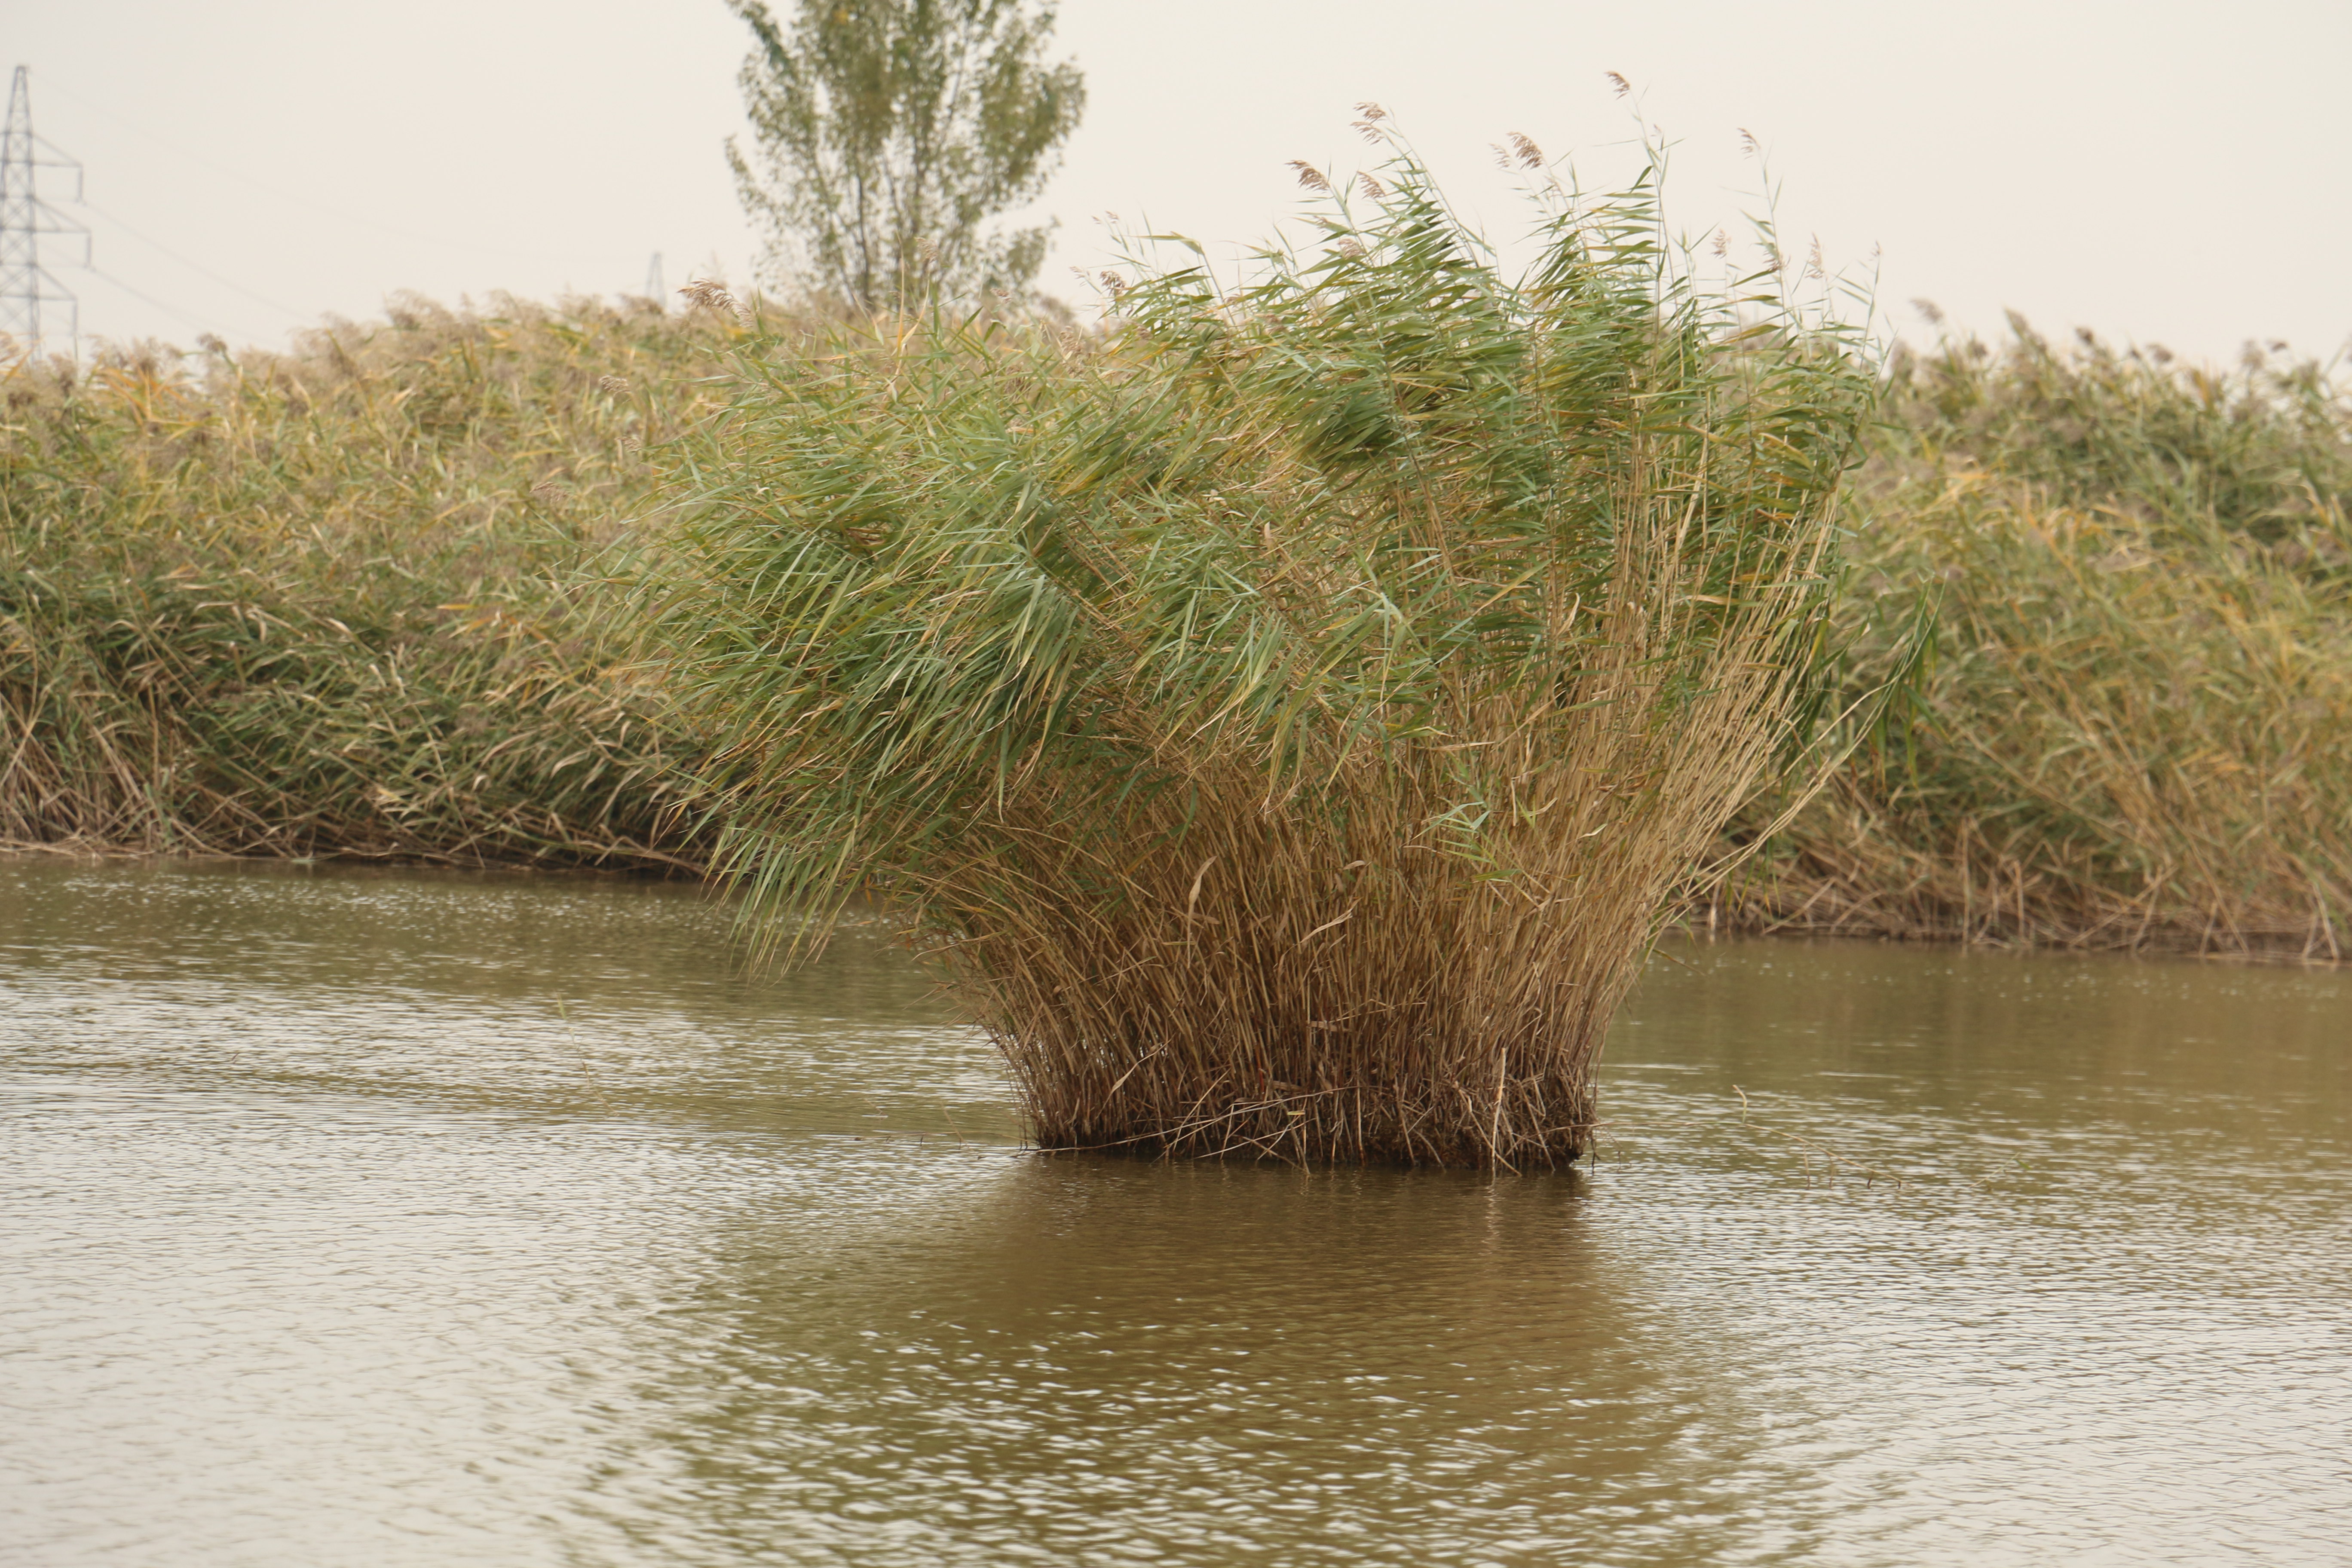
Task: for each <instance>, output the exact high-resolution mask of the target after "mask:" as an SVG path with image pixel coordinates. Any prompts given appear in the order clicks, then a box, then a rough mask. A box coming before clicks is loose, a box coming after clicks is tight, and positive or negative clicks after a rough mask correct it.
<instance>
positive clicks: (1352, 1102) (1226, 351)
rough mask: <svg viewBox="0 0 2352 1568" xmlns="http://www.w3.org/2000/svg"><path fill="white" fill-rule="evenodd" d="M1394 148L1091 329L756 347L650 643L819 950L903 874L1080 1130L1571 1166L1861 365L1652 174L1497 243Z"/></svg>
mask: <svg viewBox="0 0 2352 1568" xmlns="http://www.w3.org/2000/svg"><path fill="white" fill-rule="evenodd" d="M1521 151H1522V153H1523V154H1524V155H1526V156H1527V157H1528V161H1529V162H1530V163H1531V165H1532V164H1533V163H1535V162H1536V159H1535V156H1534V154H1533V153H1532V150H1531V149H1528V148H1524V147H1523V148H1522V149H1521ZM1386 173H1387V174H1388V175H1389V180H1388V183H1387V184H1381V183H1379V182H1368V183H1366V184H1364V185H1362V186H1361V191H1362V195H1361V197H1360V199H1359V200H1357V201H1356V202H1355V203H1354V204H1353V205H1352V206H1351V205H1349V204H1347V203H1345V202H1342V201H1341V200H1340V199H1339V196H1338V195H1337V194H1336V193H1334V194H1333V195H1332V203H1333V205H1332V206H1331V208H1330V210H1329V212H1328V215H1327V217H1326V226H1327V232H1326V234H1325V236H1324V239H1325V242H1326V243H1324V244H1323V245H1321V246H1320V247H1317V248H1315V249H1313V250H1310V251H1308V252H1306V253H1303V254H1289V253H1283V254H1271V255H1268V256H1266V257H1265V258H1263V270H1262V273H1261V274H1260V275H1259V276H1258V278H1257V280H1256V281H1255V282H1251V283H1249V284H1247V285H1246V286H1244V287H1239V288H1237V289H1234V290H1232V291H1223V290H1221V289H1220V288H1219V287H1218V286H1217V285H1216V283H1215V282H1214V281H1213V279H1211V277H1210V275H1209V273H1208V272H1207V270H1206V269H1205V268H1202V267H1198V266H1189V265H1188V266H1184V267H1181V268H1175V269H1172V270H1150V269H1143V270H1141V272H1140V275H1139V276H1133V277H1129V278H1123V279H1117V280H1114V282H1113V283H1112V285H1111V287H1112V289H1113V290H1114V292H1115V293H1117V294H1118V316H1119V318H1120V323H1121V324H1120V325H1119V326H1118V330H1117V331H1114V332H1113V333H1112V334H1111V335H1110V336H1109V337H1108V340H1107V341H1105V342H1102V343H1101V344H1099V345H1098V346H1095V347H1091V348H1088V349H1087V350H1086V351H1085V352H1076V351H1074V350H1073V348H1072V347H1071V345H1070V344H1068V343H1067V342H1062V341H1059V340H1057V339H1056V338H1055V337H1054V336H1053V335H1051V334H1040V333H1034V332H1024V331H1012V330H1003V329H999V328H994V327H989V328H962V329H959V328H958V327H956V326H955V325H954V324H953V323H950V322H946V321H927V322H919V323H884V324H882V325H880V326H878V327H877V328H876V329H875V330H874V331H871V332H870V333H868V334H867V335H866V336H864V337H860V338H853V337H850V336H842V337H839V338H837V339H836V340H835V341H834V342H831V343H830V344H828V345H826V346H825V347H824V349H823V350H822V351H821V352H820V351H816V350H810V349H803V348H797V347H796V348H794V349H793V350H791V351H790V352H775V353H764V354H763V353H752V354H747V355H746V356H745V358H744V360H743V368H744V372H745V374H746V376H747V378H748V381H749V384H748V386H747V388H746V390H745V392H744V394H743V395H742V396H741V398H740V401H739V402H738V404H737V405H736V407H735V408H734V409H733V410H732V411H731V412H730V415H729V416H727V417H726V418H725V419H724V420H723V421H722V422H720V424H719V426H718V427H717V428H716V429H715V430H714V432H713V433H712V435H711V437H710V438H709V443H708V444H707V447H706V448H705V449H706V451H707V453H708V456H707V457H706V458H705V459H704V461H705V462H706V463H707V464H708V465H709V466H708V467H707V468H705V469H704V470H703V479H704V484H705V487H706V488H705V489H704V491H703V493H702V498H701V502H700V508H701V510H700V513H699V516H698V520H697V521H695V522H694V523H693V524H692V525H691V526H690V530H689V533H690V537H691V540H692V549H691V552H690V553H691V554H692V555H693V556H694V557H695V559H694V560H693V561H692V562H691V563H690V564H688V566H686V567H684V568H681V570H682V571H683V572H684V573H685V576H684V578H683V582H684V584H685V585H684V586H683V587H682V588H681V589H679V590H678V591H677V597H676V599H675V601H674V604H673V607H672V610H671V613H670V619H669V631H668V636H667V638H666V639H665V640H666V641H667V643H668V644H669V645H670V646H672V647H676V648H677V649H679V650H681V651H679V652H678V653H677V656H676V662H675V663H674V665H673V668H672V672H671V679H673V680H674V681H675V682H676V689H677V695H678V696H679V697H680V698H681V700H684V701H686V702H687V704H688V711H689V712H691V713H692V714H693V715H694V718H695V721H696V722H697V723H698V725H699V726H700V727H701V728H702V729H703V730H704V731H706V732H707V733H708V734H709V736H710V744H711V746H712V748H713V752H714V755H715V757H716V759H717V761H716V763H715V765H714V767H713V768H712V769H711V771H710V773H709V775H708V781H709V784H710V786H711V788H712V790H713V792H714V794H715V795H717V797H718V798H719V800H720V801H721V803H722V810H721V819H722V820H723V822H724V824H725V828H724V835H723V837H722V840H721V846H720V856H719V864H720V867H721V868H722V869H723V870H724V871H725V872H726V873H728V874H730V876H732V877H733V878H735V879H737V880H739V881H740V883H741V885H742V886H743V887H744V888H745V889H747V891H748V893H749V895H750V900H751V907H752V909H753V910H754V912H755V913H756V914H758V915H760V916H762V917H764V918H767V919H769V920H772V921H777V922H781V923H782V925H783V926H784V927H786V928H795V927H796V926H797V922H801V921H813V922H814V928H812V927H797V929H796V931H794V935H795V938H796V939H797V940H803V941H805V940H812V931H813V930H818V931H821V928H822V924H823V922H824V920H825V919H826V918H827V916H828V914H829V912H830V911H833V910H837V909H838V908H839V907H840V906H841V904H842V902H843V900H845V899H847V898H849V897H851V896H852V895H853V894H863V895H872V896H875V897H877V898H878V899H880V900H882V901H883V902H884V904H885V905H886V906H887V908H889V909H891V910H894V911H896V912H897V914H898V917H899V918H900V919H901V920H903V921H905V922H906V924H907V925H908V928H909V929H910V930H911V931H913V932H915V933H916V934H917V935H918V936H919V939H920V940H921V941H922V942H924V943H925V944H926V945H928V946H929V948H930V949H931V950H932V951H934V952H936V953H937V954H938V955H939V956H940V959H941V960H942V961H943V962H944V964H945V967H946V970H947V973H949V974H950V977H951V979H952V983H953V984H954V985H955V986H956V988H957V990H958V991H959V992H960V994H961V996H962V998H963V1000H964V1002H965V1004H966V1006H967V1008H968V1010H969V1012H970V1014H971V1016H973V1017H975V1018H977V1019H978V1020H980V1021H981V1022H982V1024H984V1026H986V1027H987V1028H988V1029H989V1030H990V1031H991V1032H992V1035H993V1036H994V1037H995V1038H996V1039H997V1041H998V1042H999V1043H1000V1045H1001V1046H1002V1047H1003V1051H1004V1053H1005V1056H1006V1058H1007V1059H1008V1060H1009V1062H1010V1063H1011V1066H1012V1068H1013V1075H1014V1078H1015V1079H1016V1081H1017V1083H1018V1086H1019V1089H1020V1091H1021V1093H1022V1095H1023V1097H1024V1101H1025V1103H1026V1106H1027V1109H1028V1111H1029V1113H1030V1116H1031V1119H1032V1123H1033V1127H1034V1133H1035V1136H1036V1138H1037V1140H1038V1142H1040V1143H1042V1144H1044V1145H1045V1146H1047V1147H1078V1148H1124V1149H1130V1150H1137V1151H1149V1152H1173V1153H1183V1154H1192V1153H1215V1152H1225V1151H1238V1152H1256V1153H1261V1154H1274V1155H1279V1156H1283V1157H1286V1158H1293V1159H1299V1160H1319V1159H1345V1160H1392V1161H1412V1162H1436V1163H1465V1164H1466V1163H1476V1164H1485V1165H1489V1166H1506V1167H1521V1168H1524V1167H1528V1166H1530V1165H1535V1166H1541V1165H1548V1164H1551V1163H1558V1162H1562V1161H1566V1160H1569V1159H1571V1158H1573V1157H1575V1156H1576V1154H1577V1153H1578V1152H1580V1150H1581V1149H1582V1148H1584V1147H1585V1146H1586V1143H1587V1140H1588V1137H1589V1134H1590V1130H1591V1123H1592V1098H1591V1068H1592V1064H1593V1058H1594V1055H1595V1053H1596V1051H1597V1050H1598V1048H1599V1046H1600V1044H1601V1036H1602V1032H1603V1030H1604V1029H1605V1027H1606V1026H1607V1024H1608V1021H1609V1018H1610V1016H1611V1014H1612V1011H1613V1010H1614V1008H1615V1006H1616V1005H1617V1003H1618V1001H1619V1000H1620V998H1621V997H1622V994H1624V992H1625V989H1626V987H1627V986H1628V984H1630V983H1631V981H1632V980H1633V976H1634V973H1635V971H1636V969H1637V967H1638V965H1639V963H1640V961H1641V958H1642V956H1643V953H1644V952H1645V951H1646V949H1647V947H1648V943H1649V941H1650V939H1651V937H1652V935H1653V933H1654V930H1655V929H1656V925H1657V922H1658V921H1659V920H1660V919H1661V916H1662V911H1664V910H1665V909H1666V908H1667V907H1668V904H1669V901H1670V900H1672V899H1673V897H1674V896H1675V894H1677V893H1678V892H1679V891H1681V890H1682V889H1685V887H1686V886H1687V885H1688V884H1689V881H1690V879H1692V878H1693V876H1694V874H1695V873H1696V872H1698V871H1699V869H1700V868H1701V866H1702V863H1703V862H1704V861H1706V858H1708V856H1709V854H1710V849H1711V847H1712V846H1713V845H1714V844H1715V843H1716V841H1717V835H1718V833H1719V832H1720V830H1721V828H1722V826H1723V824H1724V821H1725V819H1726V817H1727V815H1728V814H1729V813H1730V812H1731V811H1732V810H1733V809H1734V808H1735V807H1736V806H1738V805H1739V804H1740V803H1741V801H1742V800H1743V799H1745V798H1746V797H1747V796H1748V795H1749V794H1750V792H1752V791H1753V790H1754V789H1755V788H1757V787H1758V786H1759V784H1762V783H1764V782H1765V781H1766V780H1767V779H1768V777H1769V775H1770V774H1771V773H1772V771H1773V768H1774V764H1775V759H1776V756H1778V755H1779V754H1780V753H1781V752H1783V750H1784V748H1785V747H1786V746H1787V745H1788V743H1789V742H1790V739H1791V736H1792V734H1793V732H1794V731H1795V729H1796V727H1797V712H1796V710H1797V709H1798V707H1799V706H1800V703H1801V696H1802V693H1801V686H1802V676H1803V673H1804V670H1805V668H1806V666H1807V662H1808V660H1809V658H1811V650H1812V648H1813V647H1814V646H1815V642H1816V638H1817V637H1818V636H1819V634H1820V632H1821V629H1822V619H1823V616H1825V614H1826V611H1827V601H1826V588H1827V576H1826V568H1827V566H1828V562H1827V560H1826V557H1825V552H1827V550H1828V547H1829V539H1830V518H1831V510H1832V495H1833V494H1834V491H1835V489H1836V486H1837V483H1838V480H1839V478H1840V475H1841V474H1842V472H1843V470H1844V469H1845V468H1846V467H1847V466H1848V464H1849V461H1850V460H1851V458H1852V457H1853V452H1854V449H1855V443H1856V440H1857V437H1858V434H1859V426H1860V421H1861V417H1862V414H1863V411H1864V405H1865V404H1866V402H1867V397H1868V384H1867V375H1866V374H1865V373H1864V371H1862V370H1860V369H1858V368H1857V366H1856V364H1855V363H1854V361H1853V359H1852V358H1851V357H1850V356H1849V355H1848V354H1847V353H1845V352H1844V350H1843V345H1842V342H1840V341H1839V340H1838V339H1837V338H1836V337H1835V336H1834V335H1833V334H1825V333H1824V332H1822V331H1819V330H1816V329H1815V328H1814V327H1811V326H1809V325H1808V324H1806V323H1805V322H1802V321H1799V320H1798V319H1797V318H1796V316H1795V315H1794V314H1792V313H1791V312H1790V310H1789V309H1788V308H1787V307H1786V305H1785V304H1784V302H1783V301H1782V300H1780V297H1779V296H1778V295H1777V294H1776V293H1770V292H1769V291H1767V292H1766V293H1765V294H1764V295H1763V296H1762V297H1758V298H1751V299H1748V300H1746V301H1744V302H1742V303H1739V304H1737V305H1735V303H1734V302H1733V301H1732V300H1727V299H1721V298H1711V297H1708V296H1706V295H1705V294H1703V293H1702V292H1701V291H1700V290H1698V289H1696V288H1695V287H1694V286H1693V285H1692V283H1691V281H1690V279H1688V278H1687V276H1685V273H1684V272H1683V271H1682V270H1680V269H1679V268H1678V266H1677V264H1676V262H1675V258H1673V257H1672V256H1670V255H1669V254H1668V253H1666V252H1665V251H1664V249H1662V247H1660V245H1659V243H1658V233H1657V224H1656V215H1655V212H1654V206H1653V204H1652V193H1651V191H1650V189H1649V187H1648V186H1647V184H1644V185H1643V186H1642V187H1640V188H1637V189H1636V190H1634V191H1633V192H1630V193H1627V194H1625V195H1620V196H1616V197H1613V198H1611V199H1608V200H1603V201H1597V202H1582V203H1580V202H1574V201H1570V199H1569V198H1567V197H1566V196H1565V195H1562V194H1560V193H1558V192H1557V191H1554V192H1553V193H1552V194H1551V196H1550V198H1549V199H1550V200H1551V202H1552V204H1553V205H1551V206H1550V207H1549V208H1548V209H1547V210H1548V211H1549V218H1548V220H1547V226H1546V228H1545V231H1544V236H1545V243H1544V254H1543V258H1542V260H1541V262H1540V264H1539V265H1538V266H1537V267H1536V268H1534V270H1533V271H1532V272H1531V273H1530V274H1529V275H1528V277H1527V278H1526V279H1525V280H1524V281H1518V282H1513V281H1509V280H1507V279H1505V278H1503V277H1502V276H1500V275H1498V273H1497V271H1496V268H1495V267H1494V266H1493V264H1492V263H1491V261H1490V260H1489V259H1488V258H1487V257H1486V254H1485V253H1484V251H1483V250H1482V248H1481V247H1480V246H1479V244H1478V242H1477V241H1476V240H1475V238H1474V237H1471V236H1470V235H1468V234H1466V233H1465V232H1464V231H1463V230H1462V229H1461V228H1460V227H1459V226H1457V225H1456V224H1455V223H1454V221H1453V220H1452V219H1451V218H1450V217H1449V216H1448V215H1447V213H1446V211H1445V209H1444V205H1443V203H1442V201H1441V199H1440V198H1439V196H1438V195H1437V193H1436V192H1435V191H1434V190H1433V189H1432V188H1431V187H1430V185H1429V184H1428V182H1427V181H1426V179H1425V178H1424V177H1423V174H1422V172H1421V170H1420V169H1419V168H1418V167H1417V166H1415V165H1414V164H1413V163H1412V162H1411V160H1410V159H1409V158H1404V157H1401V158H1400V160H1399V162H1398V163H1396V164H1395V165H1394V166H1392V167H1391V169H1389V170H1388V171H1386ZM1308 183H1310V184H1321V176H1319V175H1314V174H1309V176H1308ZM1753 281H1754V282H1756V283H1757V284H1758V285H1759V287H1760V286H1761V284H1762V283H1763V280H1761V279H1759V280H1753ZM1742 310H1745V311H1747V312H1748V316H1747V317H1745V318H1743V316H1742V315H1741V311H1742Z"/></svg>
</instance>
